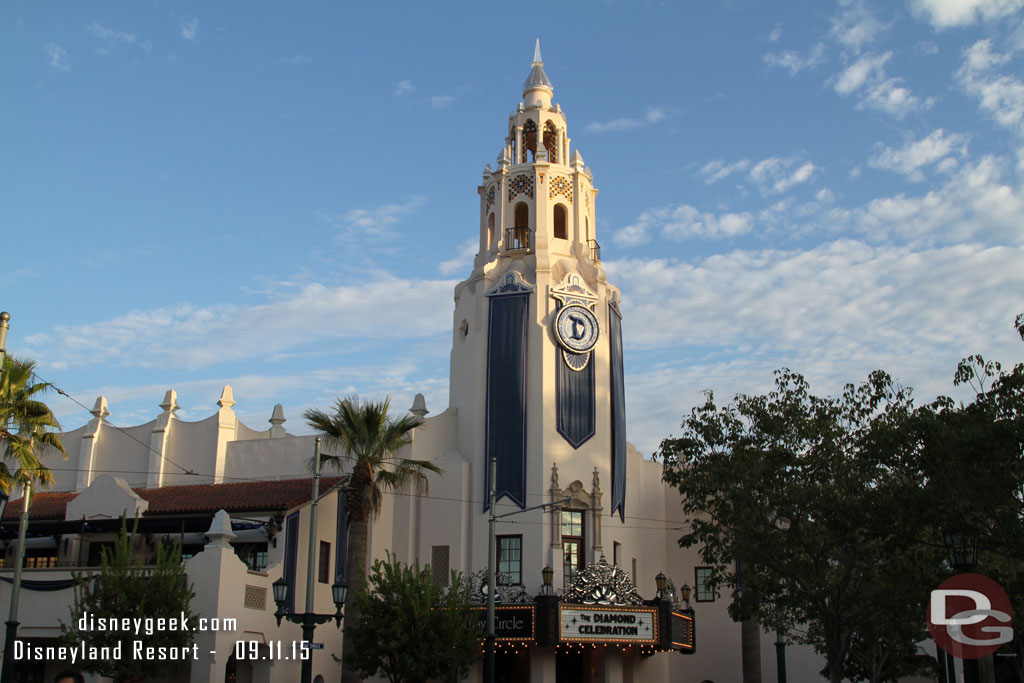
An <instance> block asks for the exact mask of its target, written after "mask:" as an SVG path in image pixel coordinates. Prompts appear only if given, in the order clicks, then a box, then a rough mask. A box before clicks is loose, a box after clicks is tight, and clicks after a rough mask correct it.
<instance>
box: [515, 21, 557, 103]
mask: <svg viewBox="0 0 1024 683" xmlns="http://www.w3.org/2000/svg"><path fill="white" fill-rule="evenodd" d="M531 67H532V68H531V69H530V75H529V76H527V77H526V82H525V83H523V100H524V101H525V102H526V106H527V107H539V106H544V107H550V106H551V96H552V95H554V94H555V90H554V88H553V87H552V86H551V81H550V80H548V76H547V74H545V73H544V62H543V61H542V60H541V58H540V38H538V39H537V43H536V44H535V46H534V48H533V64H531Z"/></svg>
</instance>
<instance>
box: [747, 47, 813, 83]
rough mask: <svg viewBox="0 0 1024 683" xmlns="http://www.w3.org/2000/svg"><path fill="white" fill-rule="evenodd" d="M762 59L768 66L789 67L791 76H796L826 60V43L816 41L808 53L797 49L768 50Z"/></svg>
mask: <svg viewBox="0 0 1024 683" xmlns="http://www.w3.org/2000/svg"><path fill="white" fill-rule="evenodd" d="M761 59H763V60H764V63H765V64H767V65H768V66H771V67H776V68H779V69H787V70H788V71H789V75H790V76H796V75H797V74H798V73H800V72H801V71H803V70H804V69H808V68H810V67H813V66H818V65H819V64H823V63H824V62H825V44H824V43H816V44H815V45H814V46H812V47H811V48H810V49H809V50H808V51H807V53H806V54H801V53H799V52H796V51H795V50H781V51H779V52H768V53H766V54H765V55H764V56H762V57H761Z"/></svg>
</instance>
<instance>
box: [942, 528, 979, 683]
mask: <svg viewBox="0 0 1024 683" xmlns="http://www.w3.org/2000/svg"><path fill="white" fill-rule="evenodd" d="M942 540H943V541H945V543H946V548H947V549H948V550H949V566H950V567H951V568H952V569H953V571H955V572H969V571H972V570H973V569H974V566H975V565H976V564H978V534H976V533H974V532H971V531H966V530H964V529H945V530H943V532H942ZM960 661H962V662H963V668H964V681H965V683H978V681H979V680H980V672H979V670H978V660H977V659H961V660H960ZM946 671H947V676H949V678H950V680H953V678H954V677H955V675H956V663H955V657H953V655H950V654H949V653H946Z"/></svg>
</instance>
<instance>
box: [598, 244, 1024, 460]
mask: <svg viewBox="0 0 1024 683" xmlns="http://www.w3.org/2000/svg"><path fill="white" fill-rule="evenodd" d="M1022 259H1024V249H1022V248H1020V247H985V246H979V245H960V246H951V247H944V248H936V249H923V250H915V249H912V248H909V247H894V246H882V247H873V246H870V245H867V244H865V243H863V242H859V241H854V240H838V241H834V242H829V243H825V244H821V245H819V246H817V247H815V248H813V249H809V250H790V251H779V250H765V251H743V250H739V251H733V252H730V253H728V254H719V255H715V256H711V257H708V258H704V259H700V260H696V261H693V262H678V261H670V260H664V259H654V260H643V259H628V260H620V261H612V262H605V268H606V270H607V271H608V279H609V282H615V283H616V284H617V285H618V286H619V287H621V289H622V292H623V334H624V341H625V343H626V346H627V353H628V355H629V357H630V358H633V359H634V360H633V362H632V363H631V365H632V366H633V368H635V369H634V371H633V372H631V373H630V374H629V375H628V376H627V378H626V387H627V391H628V392H629V394H628V395H627V400H628V401H629V402H630V403H629V405H630V406H633V408H632V410H631V411H630V412H631V415H635V414H637V413H638V412H639V413H641V414H642V416H643V417H642V418H641V420H640V421H634V418H632V417H631V418H630V420H631V422H630V426H631V429H632V430H633V431H632V432H631V436H630V439H631V440H635V439H636V437H635V436H634V435H636V434H640V435H642V436H641V439H646V442H644V441H641V443H638V444H637V445H638V446H640V447H641V449H642V450H645V451H646V452H650V451H651V450H652V449H653V448H654V447H655V446H656V445H657V442H658V440H659V439H660V438H662V437H664V436H667V435H668V434H669V433H671V432H672V431H677V429H676V425H678V422H679V418H680V416H681V415H682V414H683V413H684V412H686V411H688V410H689V408H690V407H691V406H694V405H697V404H698V403H699V402H700V400H701V396H700V392H701V391H702V390H704V389H714V390H715V393H716V396H718V397H719V398H720V399H723V400H728V399H729V398H731V396H732V395H733V394H734V393H736V392H739V391H742V392H749V393H760V392H763V391H765V390H767V389H769V388H770V387H771V382H772V377H771V372H772V370H774V369H776V368H778V367H782V366H789V367H791V368H793V369H794V370H796V371H799V372H803V373H805V374H806V375H807V376H808V379H809V380H810V381H811V383H812V387H813V389H814V390H815V392H816V393H820V394H824V393H836V392H839V391H841V389H842V385H843V384H844V383H846V382H851V381H859V380H860V379H863V378H864V377H865V376H866V375H867V373H868V372H870V371H871V370H873V369H876V368H879V367H881V368H884V369H887V370H889V371H891V372H892V373H893V374H894V375H895V376H896V378H897V380H898V381H900V382H902V383H905V384H907V385H910V386H913V387H914V388H915V389H916V393H917V395H918V396H919V397H922V398H923V399H924V400H927V398H928V397H930V396H934V395H935V394H937V393H940V392H943V393H945V392H949V391H951V390H952V381H951V380H952V374H953V370H954V368H955V365H956V363H957V361H958V360H959V359H960V358H962V357H964V356H966V355H968V354H970V353H975V352H979V353H984V354H985V355H986V357H994V358H1013V357H1016V356H1017V355H1018V354H1019V350H1018V347H1019V343H1020V341H1019V339H1016V340H1015V339H1014V337H1015V335H1013V333H1012V330H1011V329H1010V327H1009V324H1010V322H1011V321H1012V320H1013V316H1014V315H1015V313H1016V312H1017V309H1018V308H1019V298H1018V297H1017V296H1016V295H1015V293H1016V292H1020V291H1024V270H1022V269H1020V268H1019V267H1018V264H1019V263H1021V262H1022ZM952 283H955V285H953V284H952ZM951 320H955V321H957V322H956V324H950V321H951ZM668 350H671V352H670V353H669V352H668ZM645 360H646V361H647V362H646V363H645V362H644V361H645ZM637 426H639V427H640V428H639V429H636V427H637Z"/></svg>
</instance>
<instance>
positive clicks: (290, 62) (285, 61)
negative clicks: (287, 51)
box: [277, 55, 312, 66]
mask: <svg viewBox="0 0 1024 683" xmlns="http://www.w3.org/2000/svg"><path fill="white" fill-rule="evenodd" d="M310 61H312V60H310V58H309V57H307V56H306V55H292V56H291V57H282V58H281V59H279V60H277V63H278V64H280V65H281V66H301V65H303V64H308V63H309V62H310Z"/></svg>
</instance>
